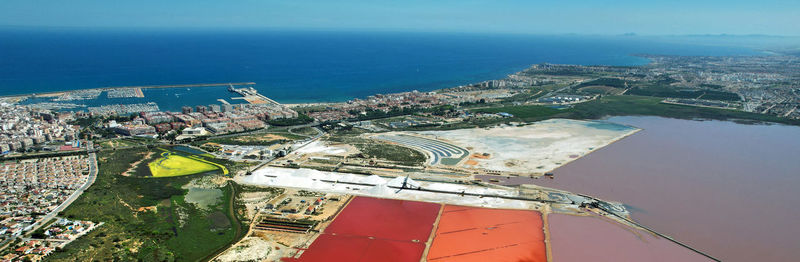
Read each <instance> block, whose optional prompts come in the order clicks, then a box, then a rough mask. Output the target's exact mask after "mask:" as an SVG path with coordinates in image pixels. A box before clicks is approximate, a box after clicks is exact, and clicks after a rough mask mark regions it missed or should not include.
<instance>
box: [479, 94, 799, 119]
mask: <svg viewBox="0 0 800 262" xmlns="http://www.w3.org/2000/svg"><path fill="white" fill-rule="evenodd" d="M661 100H662V99H661V98H656V97H646V96H631V95H624V96H604V97H601V98H599V99H597V100H593V101H589V102H585V103H580V104H576V105H574V106H573V107H572V108H568V109H564V110H557V109H553V108H549V107H544V106H537V105H524V106H506V107H495V108H482V109H476V110H475V111H476V112H491V113H497V112H508V113H511V114H513V115H514V117H513V118H510V119H502V120H500V121H498V120H485V121H483V122H474V123H469V124H470V125H473V126H476V125H477V126H484V125H489V124H496V123H499V122H509V121H539V120H544V119H550V118H572V119H598V118H602V117H605V116H625V115H649V116H662V117H672V118H681V119H694V118H702V119H717V120H754V121H764V122H775V123H784V124H791V125H800V120H792V119H786V118H780V117H777V116H771V115H763V114H757V113H748V112H742V111H736V110H726V109H717V108H707V107H696V106H686V105H675V104H666V103H661Z"/></svg>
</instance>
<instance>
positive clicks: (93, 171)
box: [28, 153, 97, 232]
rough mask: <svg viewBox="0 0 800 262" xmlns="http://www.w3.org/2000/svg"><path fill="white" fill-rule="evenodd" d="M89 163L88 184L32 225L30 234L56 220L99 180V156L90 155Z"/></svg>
mask: <svg viewBox="0 0 800 262" xmlns="http://www.w3.org/2000/svg"><path fill="white" fill-rule="evenodd" d="M89 162H90V164H89V178H88V179H87V180H86V183H84V184H83V185H82V186H81V187H79V188H78V189H77V190H75V192H72V195H70V196H69V198H67V200H65V201H64V202H63V203H61V205H59V206H58V207H56V209H54V210H53V211H52V212H50V213H47V215H45V216H43V217H42V218H41V219H39V221H36V223H34V224H33V225H32V226H33V227H32V228H31V229H30V230H28V232H33V231H36V230H37V229H39V228H40V227H42V226H44V225H45V223H47V221H50V219H53V218H55V217H56V215H58V213H59V212H61V211H64V209H66V208H67V207H68V206H69V205H70V204H72V202H74V201H75V199H78V197H79V196H80V195H81V194H83V191H86V189H87V188H89V187H90V186H92V184H94V181H95V180H96V179H97V156H96V155H95V153H91V154H89Z"/></svg>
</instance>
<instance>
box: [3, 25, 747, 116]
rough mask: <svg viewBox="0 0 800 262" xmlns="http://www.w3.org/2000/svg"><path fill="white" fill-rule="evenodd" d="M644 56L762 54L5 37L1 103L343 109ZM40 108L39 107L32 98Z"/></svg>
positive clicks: (246, 35)
mask: <svg viewBox="0 0 800 262" xmlns="http://www.w3.org/2000/svg"><path fill="white" fill-rule="evenodd" d="M636 54H664V55H754V54H760V52H759V51H756V50H753V49H749V48H743V47H734V46H722V45H717V44H705V43H695V42H693V41H681V42H676V41H669V40H665V39H661V38H648V37H636V36H576V35H503V34H459V33H411V32H343V31H274V30H273V31H270V30H226V31H213V30H180V31H176V30H116V31H112V30H89V29H20V28H0V96H5V95H15V94H25V93H41V92H52V91H63V90H76V89H89V88H99V87H114V86H140V85H172V84H194V83H228V82H256V83H257V84H256V85H255V86H254V87H255V88H256V89H258V90H259V92H260V93H262V94H264V95H266V96H267V97H270V98H272V99H275V100H276V101H278V102H281V103H307V102H338V101H346V100H348V99H352V98H364V97H367V96H369V95H373V94H377V93H393V92H402V91H411V90H419V91H431V90H435V89H440V88H447V87H454V86H458V85H464V84H469V83H476V82H481V81H485V80H491V79H499V78H503V77H505V76H506V75H508V74H512V73H514V72H517V71H520V70H522V69H524V68H526V67H529V66H531V65H533V64H538V63H555V64H580V65H621V66H634V65H643V64H646V63H648V60H647V59H645V58H642V57H638V56H635V55H636ZM226 88H227V87H225V86H219V87H204V88H174V89H166V90H155V89H153V90H145V98H144V99H104V97H105V94H103V95H101V97H100V98H99V100H97V101H74V103H78V104H87V105H89V106H96V105H100V104H125V103H140V102H144V101H154V102H156V103H158V104H159V106H160V107H161V108H162V110H179V109H180V107H181V106H183V105H189V106H193V105H207V104H215V103H217V104H218V103H219V102H217V99H225V100H226V101H228V102H234V103H235V102H241V101H231V100H230V99H231V98H232V96H231V94H230V93H227V92H226ZM33 102H38V101H33Z"/></svg>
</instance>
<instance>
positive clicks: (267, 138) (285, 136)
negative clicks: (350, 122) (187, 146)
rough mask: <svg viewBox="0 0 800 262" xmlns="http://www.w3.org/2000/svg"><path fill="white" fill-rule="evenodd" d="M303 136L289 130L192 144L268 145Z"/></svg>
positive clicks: (290, 140)
mask: <svg viewBox="0 0 800 262" xmlns="http://www.w3.org/2000/svg"><path fill="white" fill-rule="evenodd" d="M305 138H306V137H305V136H300V135H295V134H292V133H289V132H270V133H260V134H250V135H240V136H229V137H221V138H212V139H207V140H198V141H194V142H192V145H195V146H201V145H203V144H205V143H209V142H210V143H217V144H223V145H244V146H269V145H274V144H280V143H287V142H292V141H295V140H301V139H305Z"/></svg>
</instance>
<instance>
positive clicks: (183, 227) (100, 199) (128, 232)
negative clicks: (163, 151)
mask: <svg viewBox="0 0 800 262" xmlns="http://www.w3.org/2000/svg"><path fill="white" fill-rule="evenodd" d="M146 150H147V149H144V148H134V149H120V150H115V151H103V152H100V153H99V154H98V165H99V173H98V176H97V180H96V181H95V183H94V185H92V186H91V187H90V188H89V189H87V190H86V191H85V192H84V193H83V194H82V195H81V196H80V197H79V198H78V199H77V200H76V201H75V202H74V203H73V204H72V205H70V206H69V207H68V208H67V209H66V210H64V211H63V212H62V213H61V214H60V216H62V217H66V218H72V219H81V220H91V221H95V222H105V224H104V225H103V226H101V227H99V228H98V229H97V230H94V231H92V232H90V233H89V234H87V235H86V236H83V237H81V238H80V239H78V240H76V241H74V242H72V243H70V244H69V245H67V246H66V247H65V248H64V249H62V250H59V251H56V252H54V253H53V254H51V255H50V256H48V257H47V258H46V260H50V261H198V260H203V259H206V258H207V256H209V255H211V254H213V253H215V252H216V251H217V250H219V249H221V248H224V247H225V246H227V245H228V244H229V243H231V242H232V241H234V240H235V238H236V235H237V232H241V230H242V228H241V227H242V225H241V224H240V223H238V220H237V219H235V217H234V216H233V213H234V212H233V211H232V209H231V208H232V204H231V203H233V202H234V201H232V196H233V194H234V192H233V191H234V189H233V187H232V186H231V185H230V184H229V185H228V186H222V187H220V190H222V192H223V194H222V199H221V200H220V201H219V202H218V204H217V205H214V206H211V207H209V208H205V209H201V208H198V207H196V206H195V205H194V204H191V203H187V202H186V200H185V199H184V197H185V195H186V193H187V192H188V191H187V190H186V189H183V188H182V187H183V186H184V185H186V184H187V183H189V182H190V181H192V180H193V179H201V178H210V177H209V176H219V174H206V175H201V176H180V177H164V178H159V179H146V178H141V177H136V176H130V177H126V176H122V175H120V174H121V173H122V172H123V171H124V170H127V169H128V168H129V167H130V165H131V163H134V162H136V161H138V160H140V159H141V158H142V157H143V155H145V154H143V153H146ZM221 215H222V216H221ZM225 219H227V220H228V221H224V220H225Z"/></svg>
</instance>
